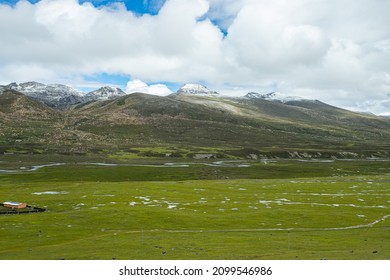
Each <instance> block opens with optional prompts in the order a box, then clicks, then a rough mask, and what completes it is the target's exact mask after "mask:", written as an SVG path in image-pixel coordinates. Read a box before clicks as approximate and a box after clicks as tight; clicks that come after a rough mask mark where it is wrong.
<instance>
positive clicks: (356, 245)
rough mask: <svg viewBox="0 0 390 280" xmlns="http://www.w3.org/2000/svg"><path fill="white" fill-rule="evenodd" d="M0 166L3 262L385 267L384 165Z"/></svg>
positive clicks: (387, 199) (389, 241)
mask: <svg viewBox="0 0 390 280" xmlns="http://www.w3.org/2000/svg"><path fill="white" fill-rule="evenodd" d="M1 160H2V162H0V169H2V170H3V172H2V173H0V191H1V196H0V197H1V198H0V199H1V200H4V201H23V202H27V203H28V204H30V205H33V206H37V207H44V208H46V209H47V211H46V212H44V213H36V214H24V215H0V259H113V258H115V259H323V258H326V259H390V216H389V215H390V188H389V187H390V165H389V162H388V161H367V160H355V161H325V162H316V161H297V160H278V161H268V162H259V161H246V162H243V161H238V162H230V163H229V162H225V163H224V165H218V164H217V165H215V164H213V161H206V160H200V161H194V160H192V161H191V162H176V164H177V166H174V167H172V166H171V165H165V163H166V162H164V161H163V160H162V159H160V160H157V159H156V160H154V161H153V164H152V165H151V164H150V163H151V162H148V161H142V160H137V161H133V162H129V163H126V164H124V163H123V162H122V163H120V164H119V165H109V166H103V165H98V164H91V163H82V162H83V160H85V162H93V160H95V159H90V158H85V159H83V160H80V159H69V158H68V159H66V158H65V157H63V158H61V157H60V158H58V162H61V163H64V164H63V165H58V166H47V167H43V168H39V169H37V170H35V171H28V170H29V169H31V168H32V166H34V165H39V164H42V163H44V162H45V163H48V161H47V160H45V158H41V159H39V160H37V159H36V158H28V156H26V157H25V158H22V157H21V158H19V160H13V161H12V160H10V158H7V157H4V158H3V159H1ZM149 161H151V160H149ZM173 163H175V162H173ZM153 165H154V166H153ZM21 168H22V169H21ZM23 168H24V169H23ZM4 170H8V171H11V172H10V173H6V172H4ZM12 171H17V172H12Z"/></svg>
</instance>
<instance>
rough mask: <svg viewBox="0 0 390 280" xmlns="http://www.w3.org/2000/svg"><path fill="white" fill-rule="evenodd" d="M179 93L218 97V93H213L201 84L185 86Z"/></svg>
mask: <svg viewBox="0 0 390 280" xmlns="http://www.w3.org/2000/svg"><path fill="white" fill-rule="evenodd" d="M177 93H183V94H196V95H218V92H216V91H212V90H210V89H208V88H207V87H205V86H203V85H199V84H185V85H184V86H182V87H181V88H180V89H179V90H178V91H177Z"/></svg>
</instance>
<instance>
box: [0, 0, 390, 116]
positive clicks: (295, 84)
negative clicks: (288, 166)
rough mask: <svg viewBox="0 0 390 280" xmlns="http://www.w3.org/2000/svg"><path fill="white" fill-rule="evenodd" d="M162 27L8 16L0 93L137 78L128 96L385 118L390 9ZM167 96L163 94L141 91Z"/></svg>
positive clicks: (217, 13) (116, 20)
mask: <svg viewBox="0 0 390 280" xmlns="http://www.w3.org/2000/svg"><path fill="white" fill-rule="evenodd" d="M155 4H156V5H155V6H156V7H158V9H159V10H158V13H157V14H156V15H150V14H144V15H136V14H134V13H132V12H131V11H127V10H126V7H125V6H124V5H123V4H121V3H119V2H117V3H111V4H110V5H107V6H100V7H98V8H96V7H94V6H93V5H92V4H91V3H89V2H84V3H83V4H79V2H78V1H76V0H41V1H39V2H38V3H36V4H30V3H29V2H27V1H20V2H18V3H17V4H16V5H15V6H13V7H11V6H8V5H1V4H0V38H1V50H0V77H1V78H0V83H2V84H5V83H9V82H12V81H19V82H22V81H27V80H38V81H42V82H50V83H52V82H65V83H67V84H73V85H75V86H77V84H78V83H81V82H84V81H83V77H84V76H93V75H98V74H101V73H109V74H112V75H122V76H123V75H128V76H129V78H130V79H131V80H132V81H130V82H129V83H128V85H127V87H128V90H131V89H132V87H133V86H137V83H139V85H138V86H140V82H139V81H137V80H142V81H144V82H146V83H148V84H156V83H157V84H158V81H167V82H171V83H177V84H182V83H187V82H188V83H194V82H202V83H205V84H206V85H207V86H208V87H209V88H212V89H215V90H218V91H220V92H222V93H223V92H224V91H226V92H230V91H231V90H232V89H234V88H240V89H242V91H246V90H248V91H249V90H251V91H253V90H254V91H259V92H266V91H275V90H276V91H280V92H284V93H286V94H291V95H299V96H303V97H307V98H316V99H320V100H323V101H325V102H328V103H331V104H334V105H336V106H342V107H348V108H353V109H355V110H361V111H373V112H374V113H388V112H389V111H390V108H389V96H388V94H389V93H390V67H389V64H388V61H390V33H389V31H388V26H390V17H388V15H387V11H389V10H390V2H389V1H382V0H354V1H352V0H337V1H336V0H329V1H320V0H289V1H287V0H273V1H269V0H256V1H255V0H235V1H233V0H226V1H222V0H210V1H206V0H167V1H165V3H164V1H155ZM142 87H144V90H146V91H147V92H149V91H150V92H157V93H158V94H160V93H161V92H163V91H164V90H167V89H166V88H164V87H163V86H162V85H159V86H147V85H146V87H145V85H144V86H141V88H142Z"/></svg>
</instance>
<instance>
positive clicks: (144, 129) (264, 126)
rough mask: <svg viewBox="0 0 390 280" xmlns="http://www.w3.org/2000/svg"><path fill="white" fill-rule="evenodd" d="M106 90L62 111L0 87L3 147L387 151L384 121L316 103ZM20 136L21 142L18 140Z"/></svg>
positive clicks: (389, 123)
mask: <svg viewBox="0 0 390 280" xmlns="http://www.w3.org/2000/svg"><path fill="white" fill-rule="evenodd" d="M110 92H111V90H109V91H108V94H106V93H104V92H103V93H102V94H101V95H100V96H101V97H102V96H103V97H104V98H106V99H105V100H96V101H90V102H84V103H80V104H75V105H73V106H72V107H70V108H69V109H68V110H65V111H63V110H55V109H52V108H49V107H48V106H46V105H44V104H42V103H39V102H36V101H34V100H32V99H30V98H28V97H26V96H24V95H22V94H20V93H17V92H15V91H9V92H4V93H3V94H1V95H0V104H4V106H2V107H0V124H1V125H2V126H3V128H2V132H1V135H0V143H3V150H7V149H10V148H15V147H19V148H20V149H21V148H23V149H25V150H26V149H30V148H29V147H40V149H41V150H42V149H43V150H45V151H47V152H49V151H51V152H66V153H75V152H77V153H84V152H91V151H95V152H96V151H102V150H106V151H107V150H128V149H132V148H133V147H139V146H149V147H156V146H171V147H172V146H173V147H176V146H185V147H188V149H192V148H191V147H213V148H216V149H222V150H225V151H227V153H230V152H228V151H233V150H237V149H238V150H243V151H247V152H243V153H246V154H248V153H252V154H253V153H258V154H259V155H260V154H263V155H268V156H272V155H273V156H289V155H290V154H291V153H292V152H295V151H298V152H301V153H311V154H312V155H318V154H321V155H325V154H327V155H331V154H337V153H344V152H347V153H355V154H361V155H364V156H371V155H380V156H383V155H387V156H390V153H389V150H390V147H389V143H390V119H388V118H382V117H376V116H370V115H365V114H358V113H353V112H350V111H347V110H343V109H340V108H336V107H333V106H330V105H327V104H325V103H322V102H320V101H309V100H290V101H286V102H280V101H276V100H267V99H264V98H248V97H243V98H223V97H220V96H215V95H203V94H200V95H198V94H173V95H170V96H167V97H160V96H154V95H148V94H142V93H134V94H130V95H123V94H122V95H123V96H119V97H115V95H116V93H115V94H114V95H113V96H110V94H109V93H110ZM119 94H120V93H119ZM7 104H13V105H12V106H11V105H7ZM18 106H19V107H18ZM18 108H19V109H18ZM23 112H28V113H23ZM34 112H35V113H36V116H34V114H35V113H34ZM13 119H16V120H18V121H12V120H13ZM15 131H17V133H14V132H15ZM15 137H16V138H15ZM21 137H24V138H23V141H19V142H18V143H16V142H15V141H16V140H15V139H19V140H20V138H21ZM248 151H250V152H248Z"/></svg>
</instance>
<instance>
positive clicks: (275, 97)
mask: <svg viewBox="0 0 390 280" xmlns="http://www.w3.org/2000/svg"><path fill="white" fill-rule="evenodd" d="M244 97H245V98H250V99H263V100H269V101H279V102H283V103H287V102H292V101H306V102H308V101H310V102H316V101H317V100H311V99H305V98H302V97H299V96H287V95H284V94H282V93H280V92H270V93H265V94H262V93H257V92H249V93H248V94H246V95H245V96H244Z"/></svg>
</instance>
